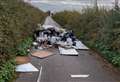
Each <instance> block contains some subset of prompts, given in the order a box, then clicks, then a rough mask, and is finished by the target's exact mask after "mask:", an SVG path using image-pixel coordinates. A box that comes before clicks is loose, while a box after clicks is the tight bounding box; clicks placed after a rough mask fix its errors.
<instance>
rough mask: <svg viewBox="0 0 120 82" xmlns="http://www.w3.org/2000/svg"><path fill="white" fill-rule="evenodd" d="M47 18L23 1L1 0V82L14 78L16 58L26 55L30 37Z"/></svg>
mask: <svg viewBox="0 0 120 82" xmlns="http://www.w3.org/2000/svg"><path fill="white" fill-rule="evenodd" d="M45 16H46V15H45V13H44V12H42V11H40V10H38V9H36V8H33V7H32V6H30V5H29V4H26V3H23V2H22V0H0V82H8V81H9V80H10V79H11V78H12V75H13V71H14V66H15V64H14V63H13V62H15V61H14V58H15V56H16V55H18V54H19V55H23V54H24V53H25V49H27V48H26V47H24V46H23V44H24V43H27V44H26V45H27V46H28V45H29V44H30V42H31V39H28V37H31V36H32V34H33V31H34V30H35V29H36V27H37V24H38V23H41V22H42V21H43V20H44V18H45ZM26 38H27V40H28V41H25V39H26ZM18 45H19V46H18ZM21 45H22V46H23V47H24V48H25V49H24V50H23V49H21ZM11 59H12V60H11ZM11 61H12V62H11Z"/></svg>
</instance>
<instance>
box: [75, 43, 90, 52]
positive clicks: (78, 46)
mask: <svg viewBox="0 0 120 82" xmlns="http://www.w3.org/2000/svg"><path fill="white" fill-rule="evenodd" d="M75 43H76V45H75V46H73V48H75V49H83V50H88V49H89V48H88V47H87V46H85V45H84V44H83V43H82V42H81V41H75Z"/></svg>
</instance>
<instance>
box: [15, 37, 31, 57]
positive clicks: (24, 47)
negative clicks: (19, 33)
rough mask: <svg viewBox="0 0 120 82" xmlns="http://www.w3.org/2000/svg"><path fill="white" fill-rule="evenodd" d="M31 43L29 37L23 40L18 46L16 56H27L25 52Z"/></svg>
mask: <svg viewBox="0 0 120 82" xmlns="http://www.w3.org/2000/svg"><path fill="white" fill-rule="evenodd" d="M32 42H33V39H32V38H31V37H28V38H26V39H24V40H23V41H22V42H21V43H20V44H18V46H17V51H16V54H17V55H21V56H25V55H28V51H27V50H28V49H29V48H30V47H31V44H32Z"/></svg>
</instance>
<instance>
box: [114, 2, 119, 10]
mask: <svg viewBox="0 0 120 82" xmlns="http://www.w3.org/2000/svg"><path fill="white" fill-rule="evenodd" d="M118 3H119V0H115V9H118V8H119V5H118Z"/></svg>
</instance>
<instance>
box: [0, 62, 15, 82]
mask: <svg viewBox="0 0 120 82" xmlns="http://www.w3.org/2000/svg"><path fill="white" fill-rule="evenodd" d="M14 69H15V61H14V60H9V61H8V62H6V63H5V64H4V65H2V66H0V82H9V81H10V79H13V77H12V76H14V75H15V70H14Z"/></svg>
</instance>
